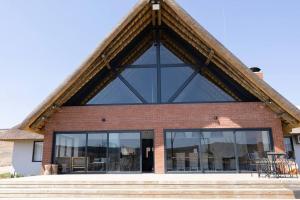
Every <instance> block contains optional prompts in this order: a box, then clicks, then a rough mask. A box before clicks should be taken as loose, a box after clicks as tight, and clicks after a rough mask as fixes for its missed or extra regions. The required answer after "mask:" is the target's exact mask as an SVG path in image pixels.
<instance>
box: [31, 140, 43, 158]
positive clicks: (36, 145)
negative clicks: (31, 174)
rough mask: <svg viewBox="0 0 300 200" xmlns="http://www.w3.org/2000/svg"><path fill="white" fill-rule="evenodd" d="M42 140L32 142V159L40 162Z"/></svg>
mask: <svg viewBox="0 0 300 200" xmlns="http://www.w3.org/2000/svg"><path fill="white" fill-rule="evenodd" d="M43 144H44V143H43V142H34V152H33V161H34V162H41V161H42V158H43Z"/></svg>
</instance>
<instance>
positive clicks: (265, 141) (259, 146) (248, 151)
mask: <svg viewBox="0 0 300 200" xmlns="http://www.w3.org/2000/svg"><path fill="white" fill-rule="evenodd" d="M236 143H237V156H238V158H239V169H240V170H250V171H255V170H256V166H255V165H254V164H253V163H252V164H253V165H249V164H250V163H251V160H252V159H258V158H263V157H266V154H267V152H268V151H270V150H271V144H270V136H269V132H268V131H237V132H236Z"/></svg>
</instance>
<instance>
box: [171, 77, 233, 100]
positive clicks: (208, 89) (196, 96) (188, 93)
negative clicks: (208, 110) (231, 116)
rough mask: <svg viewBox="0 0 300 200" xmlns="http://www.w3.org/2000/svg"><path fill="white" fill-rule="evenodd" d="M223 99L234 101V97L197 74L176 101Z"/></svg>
mask: <svg viewBox="0 0 300 200" xmlns="http://www.w3.org/2000/svg"><path fill="white" fill-rule="evenodd" d="M223 101H234V99H233V98H232V97H231V96H229V95H228V94H227V93H225V92H224V91H223V90H221V89H220V88H219V87H217V86H216V85H214V84H213V83H211V82H210V81H209V80H207V79H206V78H205V77H203V76H201V75H200V74H197V75H196V77H194V79H193V80H192V81H191V82H190V83H189V85H188V86H187V87H186V88H185V89H184V90H183V91H182V92H181V94H179V96H178V97H177V98H176V99H175V102H223Z"/></svg>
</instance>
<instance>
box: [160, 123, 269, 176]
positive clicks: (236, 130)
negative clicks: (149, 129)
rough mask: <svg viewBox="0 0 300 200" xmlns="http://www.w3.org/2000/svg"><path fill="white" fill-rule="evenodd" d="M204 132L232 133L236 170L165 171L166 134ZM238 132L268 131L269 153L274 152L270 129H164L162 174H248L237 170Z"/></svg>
mask: <svg viewBox="0 0 300 200" xmlns="http://www.w3.org/2000/svg"><path fill="white" fill-rule="evenodd" d="M205 131H208V132H209V131H211V132H213V131H216V132H217V131H232V132H233V136H234V141H235V144H234V149H235V159H236V161H235V162H236V170H235V171H216V172H211V171H203V172H202V171H168V169H167V163H168V162H167V149H166V147H167V137H166V136H167V132H205ZM238 131H268V135H269V140H270V151H274V139H273V132H272V128H271V127H264V128H190V129H189V128H186V129H164V131H163V137H164V138H163V139H164V166H165V169H164V172H165V174H211V173H215V174H218V173H219V174H220V173H221V174H222V173H223V174H224V173H249V171H244V170H240V169H239V158H238V156H237V154H236V144H237V143H236V132H238Z"/></svg>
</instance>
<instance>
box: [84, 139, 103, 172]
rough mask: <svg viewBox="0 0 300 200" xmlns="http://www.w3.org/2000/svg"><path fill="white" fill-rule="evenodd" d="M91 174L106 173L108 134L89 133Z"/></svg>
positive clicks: (88, 156)
mask: <svg viewBox="0 0 300 200" xmlns="http://www.w3.org/2000/svg"><path fill="white" fill-rule="evenodd" d="M87 163H88V168H87V169H88V171H89V172H105V171H106V167H107V133H89V134H88V141H87Z"/></svg>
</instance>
